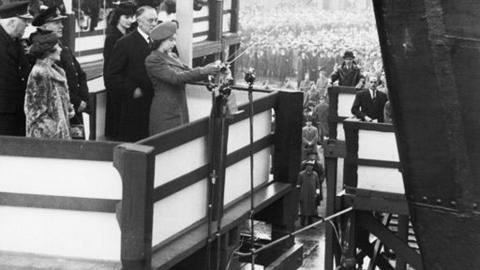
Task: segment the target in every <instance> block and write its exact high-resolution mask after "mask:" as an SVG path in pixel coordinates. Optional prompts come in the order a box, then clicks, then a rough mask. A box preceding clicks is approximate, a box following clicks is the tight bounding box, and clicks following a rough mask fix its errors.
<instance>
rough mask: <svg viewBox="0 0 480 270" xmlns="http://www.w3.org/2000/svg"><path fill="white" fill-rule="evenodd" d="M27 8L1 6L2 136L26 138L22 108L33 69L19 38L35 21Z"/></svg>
mask: <svg viewBox="0 0 480 270" xmlns="http://www.w3.org/2000/svg"><path fill="white" fill-rule="evenodd" d="M28 4H29V1H21V2H13V3H8V4H3V5H1V6H0V64H1V65H2V68H0V84H1V87H0V135H11V136H25V113H24V112H23V104H24V99H25V88H26V84H27V79H28V74H29V73H30V70H31V66H30V63H29V62H28V59H27V57H26V56H25V53H24V48H23V46H22V44H21V43H20V38H21V37H22V36H23V34H24V33H25V28H26V27H27V25H28V24H29V23H30V21H31V20H32V18H33V17H32V15H30V14H29V13H28Z"/></svg>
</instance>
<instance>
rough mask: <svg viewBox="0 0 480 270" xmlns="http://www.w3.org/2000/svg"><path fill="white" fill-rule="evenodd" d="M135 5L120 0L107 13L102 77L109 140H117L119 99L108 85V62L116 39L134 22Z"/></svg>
mask: <svg viewBox="0 0 480 270" xmlns="http://www.w3.org/2000/svg"><path fill="white" fill-rule="evenodd" d="M136 10H137V6H136V5H135V4H134V3H132V2H121V3H119V4H118V5H116V6H115V8H114V10H113V11H112V12H111V13H110V14H109V20H108V26H107V30H106V36H105V45H104V47H103V74H104V76H103V79H104V82H105V86H106V90H107V108H106V116H105V136H106V137H107V138H108V139H110V140H118V134H119V126H120V110H121V99H120V96H119V95H115V94H118V92H116V91H115V89H114V88H112V87H110V80H109V78H108V76H107V74H108V73H109V71H108V64H109V63H110V56H111V54H112V51H113V47H114V45H115V43H116V42H117V40H119V39H120V38H121V37H123V36H125V35H126V34H127V33H129V32H130V31H131V27H132V23H134V22H135V11H136Z"/></svg>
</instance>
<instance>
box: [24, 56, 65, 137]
mask: <svg viewBox="0 0 480 270" xmlns="http://www.w3.org/2000/svg"><path fill="white" fill-rule="evenodd" d="M24 109H25V116H26V136H27V137H36V138H56V139H71V136H70V124H69V112H72V113H73V107H72V105H71V103H70V96H69V94H68V86H67V79H66V77H65V72H64V71H63V69H62V68H60V67H59V66H57V65H56V64H55V63H54V62H53V61H52V60H51V59H48V58H46V59H39V60H37V62H36V64H35V66H33V69H32V72H31V73H30V76H29V77H28V82H27V89H26V93H25V108H24Z"/></svg>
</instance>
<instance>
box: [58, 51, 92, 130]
mask: <svg viewBox="0 0 480 270" xmlns="http://www.w3.org/2000/svg"><path fill="white" fill-rule="evenodd" d="M60 47H62V53H61V54H60V62H59V63H57V64H58V65H59V66H60V67H61V68H62V69H63V70H64V71H65V75H66V77H67V84H68V94H69V95H70V102H71V103H72V104H73V108H74V109H75V116H74V117H73V118H72V119H70V124H72V125H75V124H83V118H82V113H81V112H79V111H78V107H79V106H80V102H81V101H84V102H85V103H86V104H87V105H88V86H87V75H86V74H85V71H83V69H82V67H81V66H80V63H78V61H77V59H76V58H75V55H74V54H73V52H72V50H71V49H70V48H69V47H67V46H65V45H63V44H60ZM87 111H88V107H87Z"/></svg>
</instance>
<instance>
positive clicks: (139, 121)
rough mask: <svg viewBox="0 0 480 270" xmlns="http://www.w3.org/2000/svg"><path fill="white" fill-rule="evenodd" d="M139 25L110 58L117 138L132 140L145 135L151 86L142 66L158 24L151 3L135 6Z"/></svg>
mask: <svg viewBox="0 0 480 270" xmlns="http://www.w3.org/2000/svg"><path fill="white" fill-rule="evenodd" d="M136 19H137V22H138V27H137V29H136V30H135V31H132V32H131V33H130V34H127V35H126V36H125V37H123V38H121V39H119V40H118V41H117V43H116V44H115V46H114V48H113V51H112V55H111V58H110V63H109V65H108V66H109V69H108V74H107V76H108V78H109V80H110V85H109V87H111V88H112V89H114V91H117V92H118V93H119V96H120V99H121V100H120V103H121V113H120V114H121V116H120V126H119V134H118V137H119V140H121V141H127V142H134V141H138V140H140V139H143V138H145V137H147V136H148V134H149V133H148V124H149V115H150V105H151V103H152V97H153V87H152V83H151V82H150V79H149V77H148V75H147V71H146V69H145V58H146V57H147V56H148V55H149V54H150V46H151V40H150V38H149V34H150V32H151V31H152V30H153V28H154V27H155V26H156V25H157V20H158V19H157V12H156V10H155V9H154V8H152V7H150V6H142V7H140V8H138V9H137V12H136Z"/></svg>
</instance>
